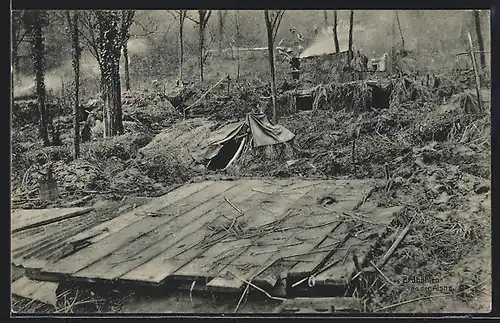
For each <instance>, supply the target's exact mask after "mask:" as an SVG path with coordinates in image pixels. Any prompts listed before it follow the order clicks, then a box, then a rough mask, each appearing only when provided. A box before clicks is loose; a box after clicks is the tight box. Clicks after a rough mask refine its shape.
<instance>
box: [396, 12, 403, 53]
mask: <svg viewBox="0 0 500 323" xmlns="http://www.w3.org/2000/svg"><path fill="white" fill-rule="evenodd" d="M394 12H395V14H396V22H397V23H398V29H399V35H400V36H401V49H403V50H404V49H405V38H404V37H403V30H402V29H401V22H400V21H399V14H398V11H397V10H394Z"/></svg>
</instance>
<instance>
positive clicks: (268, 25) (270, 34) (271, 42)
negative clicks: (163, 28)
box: [264, 10, 278, 124]
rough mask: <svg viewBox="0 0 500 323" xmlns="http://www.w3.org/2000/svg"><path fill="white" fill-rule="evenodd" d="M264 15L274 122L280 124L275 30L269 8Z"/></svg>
mask: <svg viewBox="0 0 500 323" xmlns="http://www.w3.org/2000/svg"><path fill="white" fill-rule="evenodd" d="M264 16H265V19H266V28H267V49H268V54H269V67H270V68H271V98H272V104H273V122H274V124H278V110H277V106H276V75H275V69H274V39H273V30H272V25H271V20H270V17H269V11H268V10H265V11H264Z"/></svg>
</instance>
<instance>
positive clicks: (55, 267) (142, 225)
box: [42, 182, 236, 276]
mask: <svg viewBox="0 0 500 323" xmlns="http://www.w3.org/2000/svg"><path fill="white" fill-rule="evenodd" d="M235 185H236V184H235V183H234V182H218V183H217V185H213V186H211V187H210V189H209V190H202V191H198V192H196V193H194V194H191V195H189V196H187V197H186V198H185V199H182V200H179V201H177V202H175V203H173V204H170V205H169V206H167V207H166V208H165V209H164V214H165V215H163V216H157V217H152V216H148V217H143V218H141V220H140V221H138V222H134V223H132V224H131V225H127V226H126V227H125V228H123V229H122V230H120V231H118V232H115V233H114V234H112V235H110V236H107V237H106V238H104V239H102V240H100V241H99V242H98V243H94V244H92V245H90V246H88V247H86V248H84V249H82V250H80V251H78V252H76V253H74V254H72V255H70V256H68V257H66V258H64V259H61V260H60V261H58V262H56V263H55V264H52V265H50V266H48V267H46V268H44V269H43V270H42V271H43V273H44V274H49V273H53V274H54V275H62V276H64V275H71V274H74V273H77V272H78V271H80V270H82V269H83V268H85V267H87V266H89V265H91V264H93V263H94V262H96V261H98V260H99V259H101V258H102V257H104V256H106V255H108V254H110V253H111V252H113V251H115V250H118V249H119V248H121V247H123V246H125V245H127V244H128V243H130V242H132V241H134V240H136V239H138V238H140V237H141V236H143V235H145V234H147V233H149V232H150V231H153V230H154V229H156V228H157V227H158V226H161V225H165V224H167V223H168V222H169V221H172V220H173V219H175V218H177V217H179V216H182V215H183V214H184V213H186V212H189V211H191V210H193V209H195V208H197V207H198V206H199V205H201V204H204V203H206V202H207V201H209V200H211V199H213V198H214V197H216V196H218V195H220V194H222V193H223V192H225V191H227V190H228V189H230V188H231V187H233V186H235Z"/></svg>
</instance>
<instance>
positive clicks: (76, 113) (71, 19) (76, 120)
mask: <svg viewBox="0 0 500 323" xmlns="http://www.w3.org/2000/svg"><path fill="white" fill-rule="evenodd" d="M66 16H67V20H68V26H69V31H70V35H71V44H72V47H73V55H72V64H73V72H74V74H75V84H74V88H73V100H74V102H73V158H74V159H78V158H79V157H80V107H79V103H80V95H79V90H80V57H81V47H80V37H79V36H80V35H79V31H78V20H79V18H78V11H77V10H74V11H73V14H71V13H70V11H66Z"/></svg>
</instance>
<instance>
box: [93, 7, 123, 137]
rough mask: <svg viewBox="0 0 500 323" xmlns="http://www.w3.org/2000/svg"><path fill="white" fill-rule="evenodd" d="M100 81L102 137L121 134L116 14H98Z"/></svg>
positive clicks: (118, 36) (119, 45)
mask: <svg viewBox="0 0 500 323" xmlns="http://www.w3.org/2000/svg"><path fill="white" fill-rule="evenodd" d="M98 20H99V28H100V42H99V46H100V51H101V54H102V70H101V80H102V81H103V86H102V89H103V90H104V93H103V98H104V116H103V119H104V120H105V122H104V137H109V136H115V135H117V134H122V133H123V122H122V103H121V85H120V54H121V50H122V47H123V43H122V39H121V37H120V30H119V27H118V26H119V24H118V21H119V18H118V16H117V14H116V13H114V12H108V11H102V13H101V12H100V13H99V19H98Z"/></svg>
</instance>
